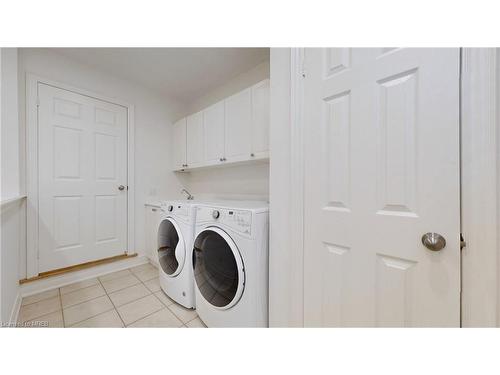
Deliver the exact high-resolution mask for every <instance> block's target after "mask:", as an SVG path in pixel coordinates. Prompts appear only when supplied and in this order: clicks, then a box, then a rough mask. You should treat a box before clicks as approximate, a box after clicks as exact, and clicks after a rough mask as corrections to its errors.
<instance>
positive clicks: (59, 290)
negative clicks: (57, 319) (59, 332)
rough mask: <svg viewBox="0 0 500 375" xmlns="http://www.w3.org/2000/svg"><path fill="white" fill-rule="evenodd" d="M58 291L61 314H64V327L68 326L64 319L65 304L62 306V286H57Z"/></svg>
mask: <svg viewBox="0 0 500 375" xmlns="http://www.w3.org/2000/svg"><path fill="white" fill-rule="evenodd" d="M57 291H58V293H59V306H61V315H62V321H63V328H66V321H65V320H64V309H63V306H62V296H61V288H57Z"/></svg>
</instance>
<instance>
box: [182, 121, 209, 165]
mask: <svg viewBox="0 0 500 375" xmlns="http://www.w3.org/2000/svg"><path fill="white" fill-rule="evenodd" d="M186 129H187V130H186V131H187V166H188V167H196V166H197V165H200V164H202V163H203V158H204V157H205V152H204V146H203V142H204V139H203V112H198V113H195V114H193V115H191V116H188V117H187V119H186Z"/></svg>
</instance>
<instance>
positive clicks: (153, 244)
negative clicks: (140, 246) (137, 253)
mask: <svg viewBox="0 0 500 375" xmlns="http://www.w3.org/2000/svg"><path fill="white" fill-rule="evenodd" d="M159 223H160V209H159V208H158V207H152V206H146V228H145V229H146V230H145V233H146V255H147V257H148V258H149V259H150V260H151V261H152V262H153V263H155V264H158V248H157V247H158V246H157V242H158V240H157V237H158V225H159Z"/></svg>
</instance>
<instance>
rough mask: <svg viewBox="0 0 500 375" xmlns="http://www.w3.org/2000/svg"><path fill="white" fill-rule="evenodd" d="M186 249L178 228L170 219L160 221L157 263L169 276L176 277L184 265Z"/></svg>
mask: <svg viewBox="0 0 500 375" xmlns="http://www.w3.org/2000/svg"><path fill="white" fill-rule="evenodd" d="M185 254H186V247H185V244H184V239H183V238H182V234H181V231H180V229H179V226H178V225H177V223H176V222H175V221H173V220H172V219H170V218H166V219H164V220H162V222H161V223H160V226H159V228H158V262H159V263H160V266H161V269H162V270H163V272H165V273H166V274H167V275H169V276H176V275H177V274H179V272H181V270H182V266H183V265H184V259H185V256H186V255H185Z"/></svg>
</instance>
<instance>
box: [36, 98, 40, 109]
mask: <svg viewBox="0 0 500 375" xmlns="http://www.w3.org/2000/svg"><path fill="white" fill-rule="evenodd" d="M36 106H37V107H40V98H39V97H38V96H37V97H36Z"/></svg>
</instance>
